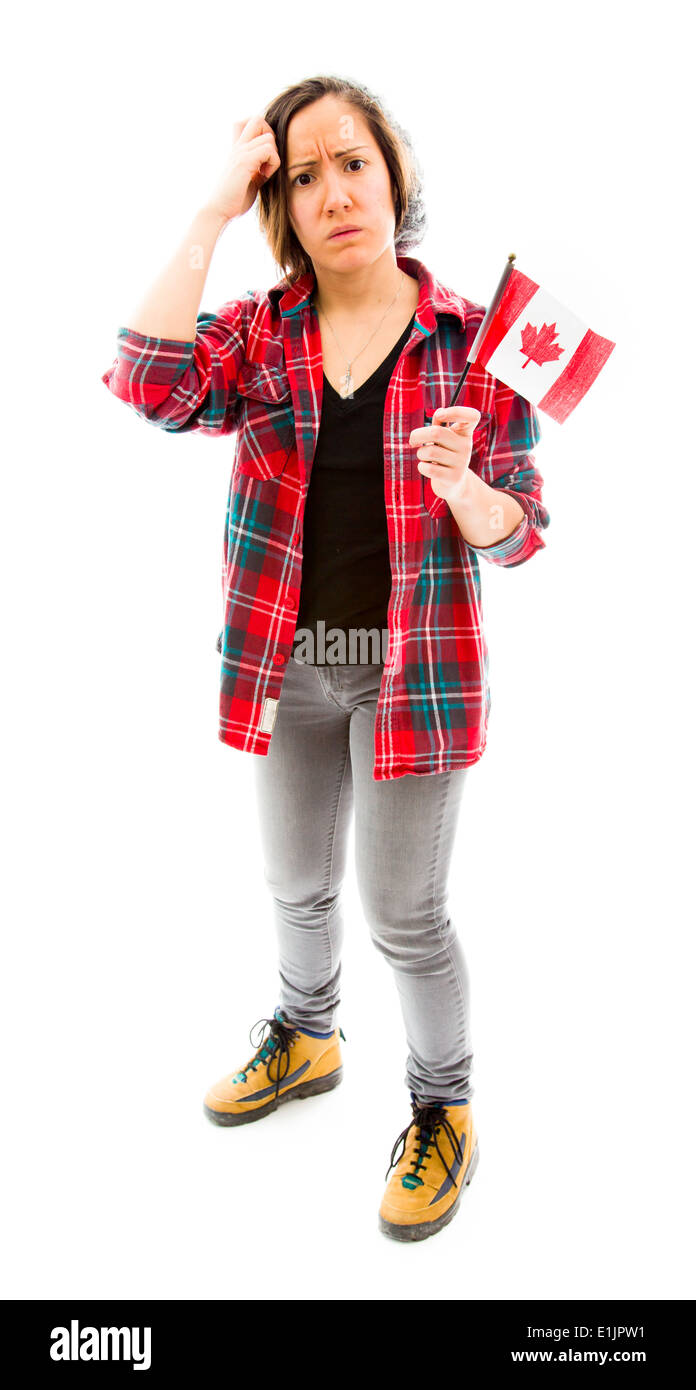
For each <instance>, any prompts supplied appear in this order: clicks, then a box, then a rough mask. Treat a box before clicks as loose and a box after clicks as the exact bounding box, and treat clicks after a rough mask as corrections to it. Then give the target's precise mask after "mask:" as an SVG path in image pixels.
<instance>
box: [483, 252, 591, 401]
mask: <svg viewBox="0 0 696 1390" xmlns="http://www.w3.org/2000/svg"><path fill="white" fill-rule="evenodd" d="M501 283H502V284H503V285H504V288H503V289H502V293H500V286H499V287H498V291H497V292H496V293H497V294H499V295H500V297H499V298H498V299H497V302H496V300H495V299H494V301H493V304H492V306H491V308H490V309H489V311H488V313H487V314H486V317H485V318H484V320H483V323H482V324H481V328H480V329H479V332H478V334H477V337H476V339H475V341H474V343H473V345H472V349H471V352H470V354H469V360H470V361H472V362H474V361H475V362H477V363H478V364H479V366H481V367H485V369H486V371H487V372H490V373H491V375H492V376H495V377H497V378H498V380H499V381H503V382H505V385H506V386H511V387H512V389H513V391H516V392H517V394H518V395H520V396H524V398H525V400H528V401H531V403H532V405H535V406H538V407H539V410H542V411H544V413H545V414H546V415H550V416H551V418H552V420H557V421H558V423H559V424H562V423H563V421H564V420H567V419H568V416H569V415H570V413H571V411H573V410H575V407H576V405H578V403H579V402H580V401H581V400H582V398H583V396H584V395H586V393H587V392H588V391H589V389H590V387H591V385H592V383H593V381H594V380H595V378H596V377H597V376H598V375H599V373H600V372H601V370H602V367H603V366H604V364H605V362H606V360H607V358H608V357H609V355H610V353H611V352H613V350H614V348H615V347H616V343H612V342H611V341H610V339H609V338H600V336H599V334H598V333H593V332H592V329H591V328H588V327H587V325H586V324H584V323H581V321H580V319H579V318H576V316H575V314H571V312H570V310H569V309H566V308H565V306H564V305H563V304H559V302H558V300H557V299H553V298H552V296H551V295H550V294H548V293H547V291H546V290H543V289H541V287H540V286H539V285H537V284H536V283H535V281H534V280H530V279H529V277H528V276H527V275H523V274H522V273H521V271H519V270H514V269H509V270H508V271H506V274H505V275H504V276H503V281H502V282H501Z"/></svg>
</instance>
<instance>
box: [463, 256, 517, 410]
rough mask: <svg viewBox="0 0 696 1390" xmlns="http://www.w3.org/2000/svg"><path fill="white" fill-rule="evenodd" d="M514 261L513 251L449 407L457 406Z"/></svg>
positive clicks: (471, 348) (482, 321)
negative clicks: (458, 397)
mask: <svg viewBox="0 0 696 1390" xmlns="http://www.w3.org/2000/svg"><path fill="white" fill-rule="evenodd" d="M515 260H516V256H515V252H514V251H511V252H510V255H509V256H508V258H507V265H506V266H505V269H504V271H503V273H502V275H501V277H500V280H499V281H498V288H497V289H496V292H495V294H494V295H493V298H492V300H491V302H490V304H489V306H488V309H487V310H486V313H485V315H484V317H483V319H482V320H481V327H480V328H479V331H478V333H477V334H476V337H475V338H474V341H473V343H472V344H471V347H470V348H469V355H468V357H467V359H466V366H465V368H464V371H463V372H462V374H461V376H460V378H459V381H458V383H457V389H456V391H455V393H454V395H453V397H452V399H451V401H450V405H456V404H457V396H458V395H459V392H460V391H461V389H462V387H463V385H464V382H465V381H466V376H467V372H468V370H469V368H470V366H471V364H472V362H475V361H476V355H477V353H478V350H479V347H480V346H481V343H482V342H483V339H484V337H485V335H486V333H487V332H488V325H489V324H490V321H491V319H492V318H493V315H494V313H495V311H496V309H497V308H498V305H499V303H500V301H501V299H502V295H503V290H504V289H505V286H506V285H507V282H508V280H509V278H510V273H511V271H512V268H513V262H514V261H515Z"/></svg>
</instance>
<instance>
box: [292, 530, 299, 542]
mask: <svg viewBox="0 0 696 1390" xmlns="http://www.w3.org/2000/svg"><path fill="white" fill-rule="evenodd" d="M292 543H293V545H299V544H300V533H299V531H296V532H295V534H294V536H293V538H292Z"/></svg>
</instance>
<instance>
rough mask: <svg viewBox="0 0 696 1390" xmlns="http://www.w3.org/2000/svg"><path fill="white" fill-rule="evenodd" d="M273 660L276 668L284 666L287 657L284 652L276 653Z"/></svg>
mask: <svg viewBox="0 0 696 1390" xmlns="http://www.w3.org/2000/svg"><path fill="white" fill-rule="evenodd" d="M273 660H274V662H275V664H276V666H282V664H283V662H284V661H285V657H284V656H283V653H282V652H276V653H275V656H274V657H273Z"/></svg>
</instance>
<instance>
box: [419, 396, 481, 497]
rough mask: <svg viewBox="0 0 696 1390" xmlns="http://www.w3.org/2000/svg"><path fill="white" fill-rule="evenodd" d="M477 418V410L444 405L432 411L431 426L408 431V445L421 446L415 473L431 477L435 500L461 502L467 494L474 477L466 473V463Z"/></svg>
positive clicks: (472, 474) (468, 458) (467, 468)
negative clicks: (409, 432)
mask: <svg viewBox="0 0 696 1390" xmlns="http://www.w3.org/2000/svg"><path fill="white" fill-rule="evenodd" d="M480 419H481V412H480V410H474V409H473V407H472V406H468V405H450V406H444V407H442V409H440V410H436V411H435V414H434V415H433V423H432V425H424V426H423V428H422V429H419V430H412V431H411V435H410V438H409V443H410V444H413V445H417V444H418V445H420V448H419V449H418V471H419V473H423V474H425V476H426V477H427V478H430V482H431V485H432V489H433V492H434V493H435V495H436V497H444V498H445V499H446V500H447V501H448V502H460V501H463V500H464V498H466V497H467V496H469V495H470V493H471V490H472V488H473V487H474V486H475V484H474V483H473V482H472V479H474V478H475V477H476V475H475V474H474V473H471V472H470V471H469V462H470V460H471V451H472V447H473V445H472V440H473V433H474V430H475V429H476V426H477V424H478V422H479V420H480ZM449 421H451V422H452V423H451V424H449V423H448V422H449Z"/></svg>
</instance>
